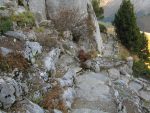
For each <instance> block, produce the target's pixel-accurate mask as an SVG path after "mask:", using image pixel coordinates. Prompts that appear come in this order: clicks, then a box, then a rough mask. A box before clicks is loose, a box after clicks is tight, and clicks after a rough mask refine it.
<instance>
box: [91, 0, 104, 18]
mask: <svg viewBox="0 0 150 113" xmlns="http://www.w3.org/2000/svg"><path fill="white" fill-rule="evenodd" d="M99 5H100V0H92V6H93V9H94V12H95V14H96V16H97V18H99V19H101V18H103V17H104V16H103V13H104V9H103V8H102V7H100V6H99Z"/></svg>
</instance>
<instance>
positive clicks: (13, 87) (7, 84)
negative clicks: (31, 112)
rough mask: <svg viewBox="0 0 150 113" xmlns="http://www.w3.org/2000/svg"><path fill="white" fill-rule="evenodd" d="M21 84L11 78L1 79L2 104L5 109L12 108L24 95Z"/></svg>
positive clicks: (0, 100) (0, 98) (0, 93)
mask: <svg viewBox="0 0 150 113" xmlns="http://www.w3.org/2000/svg"><path fill="white" fill-rule="evenodd" d="M20 84H21V83H18V82H16V81H15V80H14V79H11V78H8V77H7V78H4V79H2V78H1V79H0V89H1V92H0V102H1V103H2V105H3V108H4V109H7V108H9V107H11V106H12V104H13V103H14V102H15V101H16V100H17V99H20V97H21V96H22V95H23V94H24V92H23V90H22V86H21V85H20Z"/></svg>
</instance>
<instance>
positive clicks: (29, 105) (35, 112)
mask: <svg viewBox="0 0 150 113" xmlns="http://www.w3.org/2000/svg"><path fill="white" fill-rule="evenodd" d="M22 103H23V106H22V109H23V110H25V111H26V113H45V112H44V110H43V109H42V108H41V107H40V106H39V105H37V104H35V103H33V102H31V101H30V100H27V99H25V100H23V101H22Z"/></svg>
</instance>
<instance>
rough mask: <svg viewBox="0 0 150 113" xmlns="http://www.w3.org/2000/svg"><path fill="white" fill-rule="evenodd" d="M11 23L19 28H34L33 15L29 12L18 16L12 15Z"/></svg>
mask: <svg viewBox="0 0 150 113" xmlns="http://www.w3.org/2000/svg"><path fill="white" fill-rule="evenodd" d="M11 18H12V21H14V22H16V23H17V25H18V26H20V27H33V26H35V17H34V14H33V13H31V12H30V11H26V12H23V13H19V14H18V15H12V17H11Z"/></svg>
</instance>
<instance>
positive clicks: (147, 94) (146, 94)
mask: <svg viewBox="0 0 150 113" xmlns="http://www.w3.org/2000/svg"><path fill="white" fill-rule="evenodd" d="M139 96H140V97H141V98H143V99H144V100H146V101H150V91H145V90H141V91H139Z"/></svg>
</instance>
